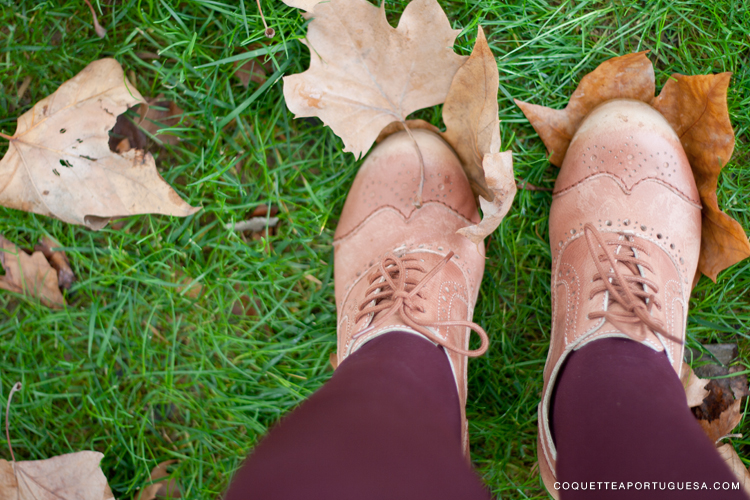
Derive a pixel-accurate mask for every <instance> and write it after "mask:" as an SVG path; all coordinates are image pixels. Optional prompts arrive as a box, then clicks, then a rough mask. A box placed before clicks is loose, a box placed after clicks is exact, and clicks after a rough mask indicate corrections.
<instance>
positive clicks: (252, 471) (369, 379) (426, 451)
mask: <svg viewBox="0 0 750 500" xmlns="http://www.w3.org/2000/svg"><path fill="white" fill-rule="evenodd" d="M458 405H459V401H458V391H457V390H456V383H455V382H454V381H453V374H452V371H451V368H450V364H449V362H448V357H447V356H446V355H445V353H444V352H443V350H442V348H438V347H435V346H434V345H433V344H432V343H430V342H428V341H426V340H425V339H423V338H421V337H418V336H416V335H413V334H409V333H387V334H385V335H383V336H381V337H377V338H375V339H373V340H371V341H370V342H368V343H367V344H365V345H364V346H363V347H362V348H361V349H359V350H358V351H357V352H355V353H354V354H352V355H351V356H349V357H348V358H347V359H346V360H345V361H344V362H343V363H341V366H339V367H338V368H337V369H336V371H335V372H334V374H333V376H332V377H331V380H329V381H328V382H327V383H326V384H325V385H324V386H323V387H321V388H320V390H318V391H317V392H316V393H315V394H313V395H312V396H311V397H310V399H308V400H307V401H305V402H304V403H303V404H302V405H300V407H299V408H297V409H296V410H294V411H293V412H292V413H291V414H289V416H287V417H286V418H284V419H283V420H282V421H281V422H280V423H279V424H278V425H277V426H276V427H275V428H274V429H273V430H272V431H271V432H270V433H269V434H268V436H267V437H266V438H265V439H263V441H262V442H261V443H260V444H259V445H258V447H257V448H256V449H255V451H254V452H253V453H252V455H250V457H249V458H248V459H247V462H246V463H245V465H243V467H242V468H241V469H240V470H239V471H238V472H237V475H236V476H235V478H234V481H233V482H232V484H231V486H230V487H229V491H228V492H227V495H226V500H250V499H256V498H258V499H264V500H272V499H290V500H292V499H303V498H304V499H321V500H323V499H325V500H344V499H346V500H351V499H357V500H399V499H409V500H413V499H419V498H425V499H427V498H429V499H436V500H440V499H445V500H448V499H450V500H455V499H467V500H473V499H480V498H481V499H487V498H489V493H487V491H486V490H485V489H484V486H483V485H482V483H481V481H480V480H479V478H478V477H477V476H476V474H475V473H474V472H473V471H472V470H471V467H470V466H469V464H468V463H467V462H466V459H465V458H464V456H463V454H462V452H461V435H460V427H461V415H460V413H459V406H458Z"/></svg>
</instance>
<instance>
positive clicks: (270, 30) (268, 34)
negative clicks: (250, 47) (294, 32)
mask: <svg viewBox="0 0 750 500" xmlns="http://www.w3.org/2000/svg"><path fill="white" fill-rule="evenodd" d="M255 3H257V4H258V12H260V19H261V21H263V26H264V27H265V28H266V31H265V35H266V38H273V37H274V35H275V34H276V31H275V30H274V29H273V28H269V27H268V24H266V16H264V15H263V9H262V8H261V7H260V0H255Z"/></svg>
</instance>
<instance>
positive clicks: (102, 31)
mask: <svg viewBox="0 0 750 500" xmlns="http://www.w3.org/2000/svg"><path fill="white" fill-rule="evenodd" d="M83 1H84V2H86V5H88V6H89V10H91V15H92V16H93V18H94V31H96V35H97V36H98V37H99V38H104V37H105V36H107V30H105V29H104V28H102V26H101V24H99V19H97V18H96V11H95V10H94V8H93V7H92V6H91V2H89V0H83Z"/></svg>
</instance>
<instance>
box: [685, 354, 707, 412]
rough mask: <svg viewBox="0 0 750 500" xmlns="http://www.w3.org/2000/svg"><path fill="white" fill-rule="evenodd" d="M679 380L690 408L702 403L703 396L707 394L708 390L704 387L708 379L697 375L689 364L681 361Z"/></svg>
mask: <svg viewBox="0 0 750 500" xmlns="http://www.w3.org/2000/svg"><path fill="white" fill-rule="evenodd" d="M680 381H681V382H682V387H684V388H685V396H686V397H687V400H688V406H689V407H690V408H692V407H693V406H699V405H700V404H701V403H703V398H705V397H706V396H708V390H707V389H706V384H708V382H709V381H708V380H706V379H702V378H700V377H699V376H697V375H696V374H695V372H694V371H693V369H692V368H691V367H690V365H689V364H687V363H685V362H683V363H682V371H681V374H680Z"/></svg>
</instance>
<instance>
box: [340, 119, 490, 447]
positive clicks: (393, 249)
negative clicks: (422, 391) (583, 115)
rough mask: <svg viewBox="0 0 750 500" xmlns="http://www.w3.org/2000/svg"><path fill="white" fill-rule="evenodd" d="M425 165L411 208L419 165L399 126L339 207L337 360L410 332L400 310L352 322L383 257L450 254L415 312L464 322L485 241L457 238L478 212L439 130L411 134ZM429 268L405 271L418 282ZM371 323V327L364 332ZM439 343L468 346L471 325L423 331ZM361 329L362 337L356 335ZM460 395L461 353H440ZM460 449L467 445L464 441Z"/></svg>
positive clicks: (417, 261)
mask: <svg viewBox="0 0 750 500" xmlns="http://www.w3.org/2000/svg"><path fill="white" fill-rule="evenodd" d="M412 134H413V136H414V138H415V140H416V142H417V143H418V144H419V148H420V151H421V153H422V157H423V159H424V167H425V184H424V189H423V204H422V206H421V207H419V208H417V207H416V206H415V205H414V196H415V194H416V192H417V190H418V189H419V181H420V178H421V176H420V172H419V170H420V167H419V160H418V156H417V154H416V150H415V147H414V143H413V142H412V139H411V138H410V137H409V136H408V135H407V134H406V133H404V132H400V133H396V134H393V135H391V136H389V137H388V138H387V139H386V140H385V141H383V142H382V143H381V144H379V145H378V146H377V147H376V148H375V150H374V151H373V152H372V153H371V154H370V156H368V158H367V159H366V160H365V162H364V163H363V165H362V167H361V168H360V170H359V172H358V174H357V177H356V179H355V180H354V183H353V185H352V188H351V190H350V192H349V196H348V198H347V200H346V203H345V205H344V209H343V212H342V215H341V219H340V222H339V225H338V227H337V230H336V234H335V237H334V259H335V265H334V271H335V288H336V307H337V312H338V328H337V332H338V353H337V362H338V364H340V363H341V362H342V361H343V360H344V359H345V358H346V357H347V356H349V354H351V353H352V352H354V351H355V350H356V349H358V348H359V347H360V346H361V345H363V344H364V343H365V342H367V341H369V340H371V339H372V338H374V337H376V336H378V335H381V334H383V333H386V332H388V331H393V330H399V331H411V332H413V333H416V332H415V331H414V330H413V329H412V328H410V327H408V325H406V322H405V321H404V320H403V318H401V317H400V315H399V313H396V314H394V315H393V316H390V317H389V318H388V319H387V320H386V321H385V322H384V323H382V324H379V325H378V326H377V328H374V329H373V328H370V327H371V325H373V322H377V321H378V316H379V315H378V314H368V315H366V316H363V317H361V318H359V320H358V319H357V316H358V314H359V313H360V312H361V310H362V309H361V306H363V305H366V304H368V301H367V300H366V297H369V296H368V295H367V290H368V288H369V287H370V284H371V283H370V282H371V280H372V277H373V276H374V275H376V274H377V272H378V270H379V269H380V265H381V261H382V260H383V258H384V257H385V256H386V255H394V256H396V257H397V258H405V259H414V261H413V262H414V265H419V266H421V267H422V268H423V269H424V270H425V271H426V272H428V271H430V270H431V269H433V268H434V267H435V266H437V265H439V264H440V262H441V261H442V260H444V258H445V257H446V256H447V254H448V253H449V252H451V251H453V252H454V254H455V255H453V256H452V257H451V258H450V260H449V261H448V262H447V264H445V265H444V266H443V267H442V268H441V269H440V270H439V271H438V272H437V274H435V275H434V276H432V277H431V278H430V279H429V280H427V281H426V282H425V283H424V286H423V287H422V288H421V289H420V292H419V297H418V298H415V301H416V303H417V304H418V305H419V306H420V307H422V308H423V310H422V311H420V310H415V311H413V313H414V315H415V317H416V318H417V319H419V320H420V321H424V322H429V323H433V322H445V321H471V319H472V316H473V312H474V304H475V303H476V299H477V295H478V293H479V285H480V283H481V279H482V274H483V272H484V246H483V245H479V246H476V245H474V244H473V243H471V242H470V241H469V240H468V239H466V238H465V237H463V236H461V235H458V234H456V231H457V230H458V229H460V228H462V227H465V226H469V225H472V224H476V223H477V222H479V220H480V217H479V213H478V211H477V207H476V203H475V201H474V196H473V194H472V192H471V188H470V186H469V182H468V180H467V178H466V175H465V174H464V172H463V169H462V167H461V164H460V162H459V160H458V158H457V157H456V155H455V153H454V152H453V150H452V149H451V148H450V146H448V145H447V144H446V143H445V142H444V141H443V140H442V139H440V138H439V137H438V136H437V135H436V134H434V133H432V132H430V131H426V130H414V131H412ZM426 272H420V271H417V270H408V271H407V277H408V278H410V279H413V280H416V281H419V280H421V279H422V278H424V276H425V274H426ZM368 329H369V330H368ZM429 330H430V331H431V332H432V333H433V334H434V336H435V337H436V338H438V339H440V340H441V342H440V343H441V344H443V345H447V346H455V347H457V348H459V349H468V344H469V336H470V331H469V329H468V328H466V327H465V326H438V327H432V328H430V329H429ZM363 331H365V333H364V334H362V332H363ZM446 353H447V354H448V358H449V360H450V362H451V365H452V368H453V372H454V376H455V379H456V384H457V387H458V392H459V398H460V401H461V404H462V410H461V411H462V422H464V425H465V417H464V411H463V406H464V405H465V403H466V368H467V357H466V356H465V355H460V354H457V353H455V352H453V351H450V350H449V349H446ZM464 446H465V450H466V449H467V448H466V446H467V443H466V442H465V443H464Z"/></svg>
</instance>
